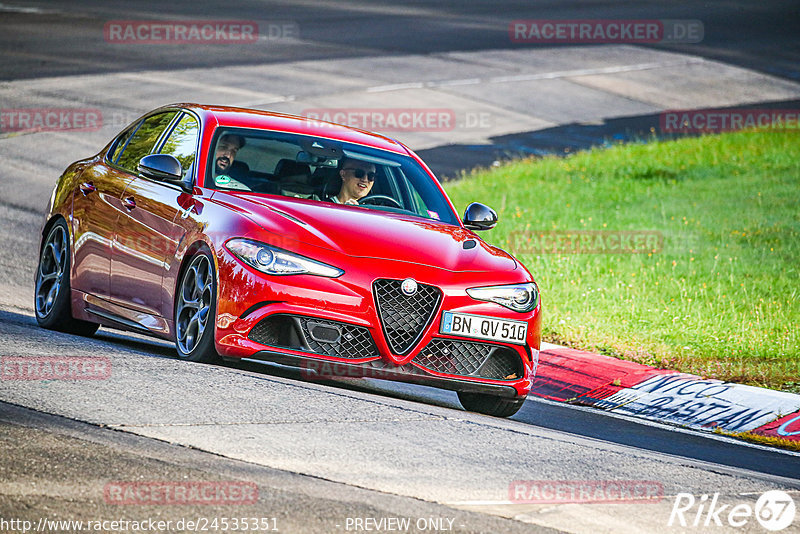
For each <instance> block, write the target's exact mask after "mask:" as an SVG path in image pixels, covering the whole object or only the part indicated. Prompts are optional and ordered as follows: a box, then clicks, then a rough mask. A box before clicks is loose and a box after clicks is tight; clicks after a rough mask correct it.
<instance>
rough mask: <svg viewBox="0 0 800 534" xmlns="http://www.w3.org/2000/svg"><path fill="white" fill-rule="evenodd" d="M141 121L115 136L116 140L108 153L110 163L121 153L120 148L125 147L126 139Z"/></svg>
mask: <svg viewBox="0 0 800 534" xmlns="http://www.w3.org/2000/svg"><path fill="white" fill-rule="evenodd" d="M140 124H141V122H137V123H136V124H134V125H133V126H131V127H130V128H128V129H127V130H125V131H124V132H122V133H121V134H120V135H119V137H117V140H116V142H115V143H114V149H113V150H112V151H111V153H110V154H109V155H108V160H109V161H110V162H112V163H116V162H117V160H118V159H119V155H120V154H122V150H123V149H124V148H125V145H126V144H127V143H128V139H130V138H131V136H132V135H133V132H135V131H136V128H138V127H139V125H140Z"/></svg>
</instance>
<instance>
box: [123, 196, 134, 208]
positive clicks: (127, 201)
mask: <svg viewBox="0 0 800 534" xmlns="http://www.w3.org/2000/svg"><path fill="white" fill-rule="evenodd" d="M122 205H123V206H125V207H126V208H127V209H129V210H132V209H133V208H135V207H136V200H134V199H133V197H125V198H123V199H122Z"/></svg>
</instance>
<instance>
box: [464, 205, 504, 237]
mask: <svg viewBox="0 0 800 534" xmlns="http://www.w3.org/2000/svg"><path fill="white" fill-rule="evenodd" d="M463 222H464V226H466V227H467V228H468V229H470V230H476V231H478V230H491V229H492V228H494V227H495V225H496V224H497V214H496V213H495V212H494V210H493V209H492V208H490V207H489V206H486V205H484V204H481V203H480V202H473V203H472V204H470V205H469V206H467V209H466V211H464V221H463Z"/></svg>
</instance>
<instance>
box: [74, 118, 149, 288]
mask: <svg viewBox="0 0 800 534" xmlns="http://www.w3.org/2000/svg"><path fill="white" fill-rule="evenodd" d="M140 124H141V121H140V122H137V123H136V124H133V125H132V126H131V127H130V128H128V129H127V130H125V131H124V132H122V133H121V134H119V136H117V138H116V139H115V140H114V142H113V143H112V145H111V148H110V149H109V150H108V152H107V153H106V154H105V156H104V157H102V158H100V159H98V161H96V162H95V163H93V164H91V165H90V166H88V167H87V168H86V169H85V170H84V171H83V172H82V173H81V175H80V177H79V179H78V183H77V187H76V190H75V192H74V195H73V200H72V214H73V221H74V222H73V232H74V238H75V240H74V243H73V253H74V260H73V270H74V271H73V273H72V281H71V284H72V287H73V288H74V289H78V290H80V291H83V292H85V293H88V294H90V295H94V296H97V297H101V298H107V297H108V296H109V294H110V288H109V283H110V275H111V244H112V242H113V239H114V234H115V232H116V227H117V221H118V219H119V214H120V210H121V209H122V203H121V198H122V193H123V191H125V189H126V188H127V187H128V184H129V183H130V182H131V181H133V179H134V177H133V175H131V174H129V173H125V172H119V170H118V169H117V168H116V167H115V165H114V164H113V162H114V161H116V159H117V158H118V157H119V156H120V154H121V153H122V151H123V150H124V149H125V148H126V147H127V145H128V141H129V140H130V138H131V136H132V135H133V134H134V133H135V132H136V130H137V129H138V128H139V126H140Z"/></svg>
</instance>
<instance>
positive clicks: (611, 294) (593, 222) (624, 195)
mask: <svg viewBox="0 0 800 534" xmlns="http://www.w3.org/2000/svg"><path fill="white" fill-rule="evenodd" d="M799 149H800V134H798V133H797V132H792V131H786V132H776V131H745V132H735V133H728V134H721V135H713V136H712V135H710V136H704V137H697V138H685V139H679V140H675V141H653V142H651V143H646V144H628V145H618V146H614V147H612V148H608V149H598V150H592V151H587V152H580V153H577V154H574V155H571V156H569V157H566V158H557V157H546V158H541V159H531V160H523V161H516V162H512V163H508V164H505V165H502V166H500V167H496V168H492V169H489V170H480V171H474V172H473V173H471V174H468V175H465V176H464V177H463V179H461V180H458V181H453V182H448V183H446V184H445V186H446V189H447V192H448V194H449V195H450V197H451V199H452V200H453V202H454V203H455V205H456V207H457V208H459V210H460V211H461V212H463V210H464V208H465V207H466V205H467V204H468V203H469V202H471V201H473V200H478V201H480V202H483V203H485V204H488V205H490V206H492V207H494V208H495V209H496V210H497V212H498V216H499V219H500V223H499V224H498V226H497V227H496V228H495V229H494V230H491V231H489V232H485V233H484V234H483V237H484V238H485V239H486V240H487V241H489V242H490V243H493V244H495V245H497V246H500V247H502V248H505V249H506V250H509V251H510V252H512V253H514V254H515V255H516V256H517V257H518V258H519V259H520V260H521V261H522V262H523V263H524V264H525V265H526V266H527V267H528V269H529V270H530V271H531V273H532V274H533V275H534V277H535V278H536V280H537V283H538V284H539V287H540V290H541V294H542V302H543V310H544V329H543V333H544V338H545V340H547V341H551V342H555V343H561V344H565V345H569V346H572V347H576V348H582V349H586V350H591V351H596V352H600V353H602V354H607V355H612V356H616V357H619V358H625V359H629V360H634V361H638V362H641V363H644V364H647V365H652V366H655V367H659V368H665V369H675V370H678V371H683V372H688V373H693V374H699V375H701V376H705V377H713V378H719V379H722V380H728V381H732V382H741V383H747V384H752V385H757V386H764V387H771V388H774V389H783V390H786V391H794V392H800V382H798V378H799V377H800V339H799V335H798V330H799V329H798V325H799V324H800V299H798V292H799V291H800V283H799V282H800V275H798V266H800V150H799ZM626 232H627V233H626ZM637 235H638V236H640V237H636V236H637ZM615 236H616V237H615ZM626 236H629V237H626ZM630 236H633V237H630ZM637 239H638V241H637ZM620 243H623V245H622V246H620ZM621 249H625V250H627V252H626V253H620V250H621ZM634 249H635V252H633V253H631V250H634Z"/></svg>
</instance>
